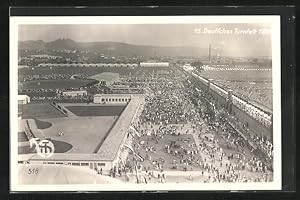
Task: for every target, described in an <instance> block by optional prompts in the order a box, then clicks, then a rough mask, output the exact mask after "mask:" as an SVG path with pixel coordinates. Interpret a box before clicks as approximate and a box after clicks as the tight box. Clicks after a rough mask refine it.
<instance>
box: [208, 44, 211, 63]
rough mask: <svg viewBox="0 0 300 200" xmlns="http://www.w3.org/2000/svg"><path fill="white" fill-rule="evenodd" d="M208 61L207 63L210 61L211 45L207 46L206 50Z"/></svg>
mask: <svg viewBox="0 0 300 200" xmlns="http://www.w3.org/2000/svg"><path fill="white" fill-rule="evenodd" d="M208 60H209V62H210V61H211V44H209V49H208Z"/></svg>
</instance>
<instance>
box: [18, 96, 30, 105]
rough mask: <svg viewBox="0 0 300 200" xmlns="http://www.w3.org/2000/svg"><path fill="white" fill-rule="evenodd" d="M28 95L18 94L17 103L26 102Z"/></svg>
mask: <svg viewBox="0 0 300 200" xmlns="http://www.w3.org/2000/svg"><path fill="white" fill-rule="evenodd" d="M29 102H30V97H29V96H27V95H18V104H28V103H29Z"/></svg>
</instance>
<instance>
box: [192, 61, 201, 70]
mask: <svg viewBox="0 0 300 200" xmlns="http://www.w3.org/2000/svg"><path fill="white" fill-rule="evenodd" d="M191 66H192V67H195V68H196V70H197V71H199V72H202V71H203V63H202V62H201V61H195V62H192V63H191Z"/></svg>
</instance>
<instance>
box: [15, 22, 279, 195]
mask: <svg viewBox="0 0 300 200" xmlns="http://www.w3.org/2000/svg"><path fill="white" fill-rule="evenodd" d="M10 30H11V33H10V67H9V70H10V123H11V128H10V169H11V170H10V171H11V174H10V178H11V180H10V184H11V190H12V191H114V190H116V191H120V190H121V191H133V190H279V189H281V178H282V177H281V91H280V88H281V82H280V80H281V79H280V75H281V71H280V68H281V65H280V17H279V16H134V17H133V16H99V17H10Z"/></svg>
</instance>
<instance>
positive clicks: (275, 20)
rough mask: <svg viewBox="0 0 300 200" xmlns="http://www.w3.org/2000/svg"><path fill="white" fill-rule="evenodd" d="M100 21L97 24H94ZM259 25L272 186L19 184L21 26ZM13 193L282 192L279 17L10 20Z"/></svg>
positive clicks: (11, 171)
mask: <svg viewBox="0 0 300 200" xmlns="http://www.w3.org/2000/svg"><path fill="white" fill-rule="evenodd" d="M95 22H97V23H95ZM209 23H217V24H222V23H232V24H234V23H260V24H263V23H264V24H266V23H267V24H271V25H272V26H271V27H272V73H273V74H272V84H273V144H274V163H273V166H274V173H273V174H274V178H273V180H274V181H273V182H270V183H179V184H176V183H166V184H127V183H126V184H99V185H95V184H92V185H87V184H74V185H19V184H18V182H17V180H18V177H17V176H18V167H17V159H14V158H17V155H18V154H17V148H15V147H17V146H18V145H17V144H18V143H17V134H12V133H16V132H17V131H18V127H17V126H18V121H17V114H18V111H17V109H18V107H17V105H18V102H17V91H18V89H17V86H18V75H17V74H18V67H17V66H18V25H20V24H209ZM9 43H10V67H9V70H10V76H9V78H10V190H11V191H137V190H138V191H142V190H150V191H151V190H154V191H155V190H159V191H165V190H186V191H188V190H231V191H236V190H281V188H282V183H281V176H282V174H281V60H280V57H281V52H280V49H281V46H280V16H277V15H276V16H275V15H273V16H270V15H268V16H267V15H259V16H258V15H256V16H97V17H96V16H93V17H91V16H84V17H79V16H75V17H74V16H72V17H10V40H9Z"/></svg>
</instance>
